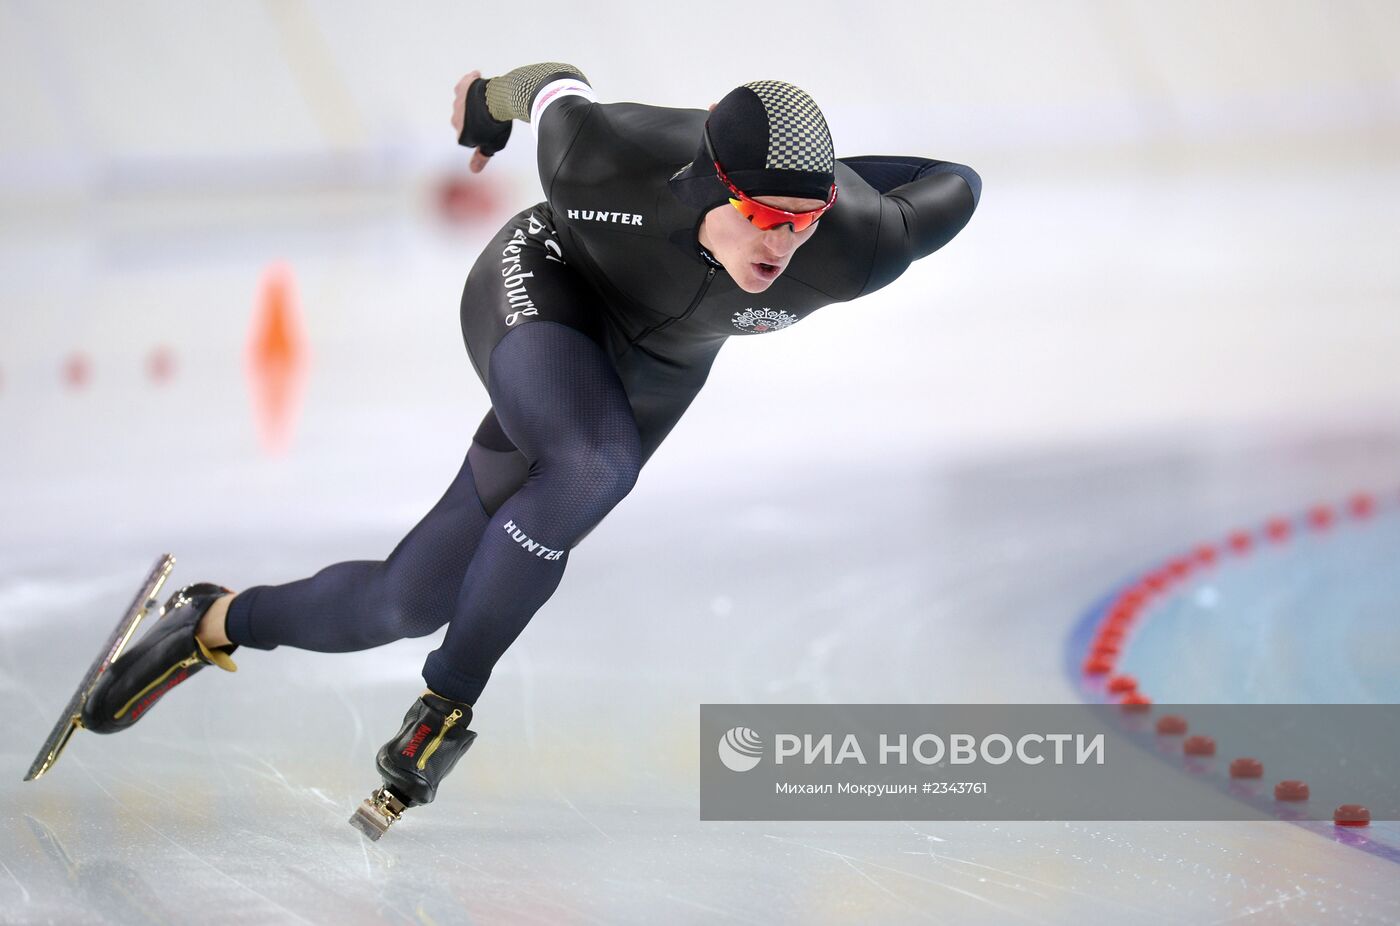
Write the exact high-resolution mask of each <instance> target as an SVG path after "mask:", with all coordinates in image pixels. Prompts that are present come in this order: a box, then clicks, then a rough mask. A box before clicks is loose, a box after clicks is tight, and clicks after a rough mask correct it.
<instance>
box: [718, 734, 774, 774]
mask: <svg viewBox="0 0 1400 926" xmlns="http://www.w3.org/2000/svg"><path fill="white" fill-rule="evenodd" d="M762 758H763V739H762V737H760V736H759V735H758V734H757V733H755V732H754V731H752V730H750V729H749V728H748V727H733V728H731V729H730V730H729V732H728V733H725V734H724V736H722V737H720V740H719V760H720V761H721V762H723V763H724V767H725V768H727V769H729V770H730V771H731V772H747V771H748V770H749V769H751V768H753V767H754V766H755V765H757V764H758V760H759V759H762Z"/></svg>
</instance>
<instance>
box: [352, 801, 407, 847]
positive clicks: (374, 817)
mask: <svg viewBox="0 0 1400 926" xmlns="http://www.w3.org/2000/svg"><path fill="white" fill-rule="evenodd" d="M405 809H407V805H406V804H404V802H403V801H401V800H399V799H398V798H397V797H395V796H394V794H393V792H392V791H390V790H389V789H387V788H376V789H375V790H374V793H372V794H371V795H370V796H369V797H367V798H365V799H364V800H363V801H361V802H360V806H359V807H356V808H355V813H354V815H353V816H351V817H350V825H351V826H353V827H354V828H355V829H357V830H359V831H360V832H361V833H362V834H364V835H365V836H366V837H367V838H369V839H370V840H371V841H373V842H378V841H379V837H380V836H383V835H384V834H385V833H387V832H388V831H389V827H390V826H392V825H393V824H394V823H396V822H397V821H398V819H399V817H401V816H403V812H404V810H405Z"/></svg>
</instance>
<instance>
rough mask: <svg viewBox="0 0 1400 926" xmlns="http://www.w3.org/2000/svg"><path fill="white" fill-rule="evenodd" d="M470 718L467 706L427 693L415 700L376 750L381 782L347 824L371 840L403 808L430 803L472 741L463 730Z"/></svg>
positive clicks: (387, 827) (379, 833) (474, 737)
mask: <svg viewBox="0 0 1400 926" xmlns="http://www.w3.org/2000/svg"><path fill="white" fill-rule="evenodd" d="M471 719H472V706H471V705H470V704H465V703H462V702H460V701H449V700H447V699H446V698H442V697H439V696H438V695H436V694H433V693H432V692H428V693H427V694H425V695H423V696H422V697H420V698H419V699H418V700H417V701H415V702H414V703H413V706H412V707H410V708H409V709H408V713H407V714H405V715H404V718H403V726H402V727H401V728H400V729H399V732H398V734H397V735H396V736H395V737H394V738H393V739H391V740H390V741H389V742H387V743H385V744H384V745H383V746H381V747H380V749H379V755H378V756H377V757H376V762H377V764H378V765H379V774H380V775H381V776H382V777H383V778H384V784H383V786H382V787H379V788H376V789H375V790H374V792H373V793H372V794H370V796H369V797H368V798H366V799H365V800H364V801H363V802H362V803H361V804H360V806H359V807H357V808H356V809H355V814H354V816H352V817H351V818H350V825H351V826H353V827H355V828H356V829H357V830H359V831H360V832H361V833H363V834H364V835H365V836H367V837H369V838H370V839H373V840H377V839H379V837H380V836H383V835H384V834H385V832H387V831H388V829H389V827H390V826H391V825H392V824H394V823H395V822H396V821H398V819H399V818H400V817H401V816H403V812H404V811H405V810H406V809H408V808H409V807H417V806H419V805H420V804H430V803H432V800H433V798H434V797H436V796H437V789H438V785H439V784H441V783H442V779H443V778H445V777H446V776H447V773H448V772H450V771H452V767H453V766H454V765H456V764H457V760H458V759H460V758H461V757H462V754H463V753H465V752H466V751H467V750H468V749H470V748H471V745H472V742H473V741H474V740H475V739H476V732H475V731H473V730H468V729H467V725H468V724H469V723H471Z"/></svg>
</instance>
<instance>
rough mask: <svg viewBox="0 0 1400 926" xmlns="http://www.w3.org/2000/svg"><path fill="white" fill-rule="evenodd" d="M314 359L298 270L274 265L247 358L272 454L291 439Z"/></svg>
mask: <svg viewBox="0 0 1400 926" xmlns="http://www.w3.org/2000/svg"><path fill="white" fill-rule="evenodd" d="M309 360H310V352H309V350H308V349H307V346H306V334H305V329H304V328H303V326H302V322H301V311H300V309H299V308H298V305H297V293H296V283H295V281H294V279H293V278H292V269H291V267H289V266H287V265H286V264H282V263H277V264H272V265H271V266H269V267H268V268H267V270H266V271H264V272H263V277H262V282H261V283H260V284H259V287H258V301H257V305H256V306H255V307H254V310H253V324H252V327H251V329H250V330H249V332H248V363H247V370H248V388H249V395H250V398H251V399H252V403H253V417H254V419H255V420H256V423H257V428H258V437H259V439H260V440H261V442H262V445H263V449H264V450H266V451H267V452H268V453H281V452H282V451H284V450H286V449H287V447H288V446H289V445H290V444H291V440H292V432H293V429H294V426H295V424H296V419H297V416H298V414H299V413H300V411H301V399H302V391H303V386H304V385H305V381H306V369H307V365H308V362H309Z"/></svg>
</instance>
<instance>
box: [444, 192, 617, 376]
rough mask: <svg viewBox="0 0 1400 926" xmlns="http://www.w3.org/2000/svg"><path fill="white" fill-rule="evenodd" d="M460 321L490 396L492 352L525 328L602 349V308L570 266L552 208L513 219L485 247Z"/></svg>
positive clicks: (469, 282) (532, 210)
mask: <svg viewBox="0 0 1400 926" xmlns="http://www.w3.org/2000/svg"><path fill="white" fill-rule="evenodd" d="M461 319H462V338H463V340H464V341H465V342H466V346H467V353H468V354H469V355H470V357H471V362H472V366H473V367H474V368H475V369H476V373H477V375H478V376H479V377H481V381H482V383H483V384H485V385H486V387H487V388H488V390H489V389H490V388H491V386H492V379H491V373H492V370H491V365H492V359H491V355H492V352H493V351H494V350H495V348H496V345H497V344H499V343H500V342H501V340H502V339H503V338H504V337H505V336H506V335H507V334H509V333H511V332H512V331H515V330H517V329H519V328H521V327H523V326H525V325H528V324H531V323H533V322H539V321H550V322H555V323H556V324H560V325H564V326H566V327H568V328H571V329H573V330H575V331H578V332H580V333H581V334H583V335H585V336H586V337H587V338H588V339H589V340H591V341H593V342H594V343H596V344H601V343H602V339H603V324H602V315H601V312H600V306H599V305H598V303H597V302H596V299H595V297H593V295H592V291H591V289H590V288H589V287H588V285H587V284H586V283H585V282H584V281H583V279H582V278H581V277H580V276H579V275H578V274H577V273H576V272H575V271H574V270H573V268H571V267H570V266H569V265H568V264H567V263H566V259H565V257H564V253H563V250H562V248H561V246H560V243H559V236H558V233H557V231H556V230H555V227H554V214H553V212H552V211H551V210H550V208H549V204H548V203H539V204H538V205H535V206H531V207H530V208H529V209H525V210H523V211H522V212H520V213H518V214H517V215H515V216H513V217H512V218H511V219H510V221H508V222H506V224H505V225H504V226H503V227H502V228H501V230H500V231H499V232H497V233H496V235H495V236H494V237H493V238H492V239H491V241H490V242H489V243H488V244H487V245H486V248H485V250H483V251H482V253H481V256H480V257H479V258H477V261H476V264H475V265H474V266H473V267H472V270H471V273H470V274H468V275H467V282H466V285H465V286H464V287H463V289H462V309H461Z"/></svg>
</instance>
